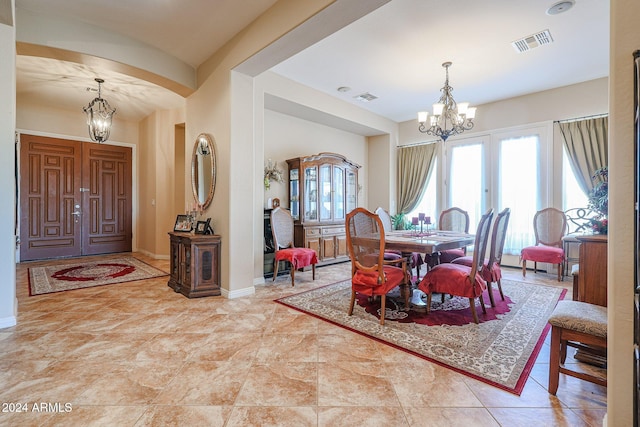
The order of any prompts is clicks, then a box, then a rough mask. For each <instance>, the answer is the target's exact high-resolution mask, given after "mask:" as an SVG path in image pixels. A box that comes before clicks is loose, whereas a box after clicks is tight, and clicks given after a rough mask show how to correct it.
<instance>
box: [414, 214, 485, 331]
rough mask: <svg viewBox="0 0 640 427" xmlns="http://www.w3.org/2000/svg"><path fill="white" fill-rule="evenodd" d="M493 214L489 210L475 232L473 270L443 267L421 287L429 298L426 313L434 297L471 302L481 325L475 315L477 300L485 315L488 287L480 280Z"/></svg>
mask: <svg viewBox="0 0 640 427" xmlns="http://www.w3.org/2000/svg"><path fill="white" fill-rule="evenodd" d="M492 217H493V210H492V209H489V211H487V213H485V214H484V215H482V218H480V223H479V224H478V230H477V232H476V239H475V244H474V247H473V259H472V260H473V262H472V265H471V267H469V266H466V265H462V264H453V263H444V264H438V265H436V266H434V267H433V268H432V269H431V270H430V271H429V272H428V273H427V274H426V275H425V276H424V279H422V281H421V282H420V284H419V285H418V289H420V290H421V291H422V292H424V293H425V294H427V313H429V311H430V310H431V296H432V295H433V293H434V292H435V293H441V294H450V295H457V296H461V297H467V298H469V305H470V309H471V314H472V316H473V321H474V322H475V323H478V313H477V311H476V301H475V299H476V298H479V299H480V306H481V307H482V312H483V313H486V309H485V306H484V299H483V298H482V293H483V292H484V291H485V290H486V289H487V284H486V282H485V281H484V279H483V278H482V276H481V273H480V272H481V270H482V265H483V263H484V256H485V253H486V251H487V241H488V240H489V227H490V226H491V218H492Z"/></svg>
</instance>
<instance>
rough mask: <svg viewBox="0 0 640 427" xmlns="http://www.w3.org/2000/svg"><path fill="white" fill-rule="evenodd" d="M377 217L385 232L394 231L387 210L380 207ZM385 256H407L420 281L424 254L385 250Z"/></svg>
mask: <svg viewBox="0 0 640 427" xmlns="http://www.w3.org/2000/svg"><path fill="white" fill-rule="evenodd" d="M375 213H376V215H378V216H379V217H380V221H382V226H383V228H384V232H385V233H388V232H389V231H392V230H393V225H392V223H391V216H390V215H389V212H387V211H386V210H385V209H383V208H381V207H378V208H377V209H376V212H375ZM385 254H398V255H401V256H406V257H408V258H409V260H410V267H411V269H414V268H415V269H416V277H417V280H420V266H422V264H424V261H423V259H422V254H420V253H418V252H408V253H402V252H401V251H397V250H393V249H386V250H385ZM385 258H386V259H393V255H391V256H389V255H385Z"/></svg>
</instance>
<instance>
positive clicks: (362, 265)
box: [346, 208, 411, 325]
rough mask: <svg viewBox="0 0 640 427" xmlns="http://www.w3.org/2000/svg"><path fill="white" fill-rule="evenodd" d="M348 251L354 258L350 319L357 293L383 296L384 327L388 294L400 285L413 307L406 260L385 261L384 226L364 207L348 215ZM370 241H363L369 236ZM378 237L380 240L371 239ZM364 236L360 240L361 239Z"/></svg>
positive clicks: (382, 313) (382, 322)
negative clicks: (410, 299) (410, 298)
mask: <svg viewBox="0 0 640 427" xmlns="http://www.w3.org/2000/svg"><path fill="white" fill-rule="evenodd" d="M346 229H347V248H348V250H349V257H350V258H351V303H350V305H349V316H351V315H353V308H354V306H355V301H356V294H362V295H367V296H369V297H373V296H380V306H381V307H380V324H381V325H384V314H385V308H386V295H387V293H389V291H391V290H392V289H394V288H395V287H397V286H400V288H401V292H402V294H403V296H404V300H405V307H409V289H408V285H409V284H410V283H411V282H410V277H409V274H408V272H407V261H406V260H405V259H404V258H400V259H397V260H385V259H384V253H385V239H384V226H383V225H382V221H380V217H378V215H376V214H374V213H373V212H369V211H368V210H366V209H363V208H356V209H354V210H352V211H351V212H349V213H348V214H347V219H346ZM367 236H368V238H364V239H363V238H362V237H367ZM371 236H375V237H378V238H373V239H372V238H371ZM359 237H360V238H359Z"/></svg>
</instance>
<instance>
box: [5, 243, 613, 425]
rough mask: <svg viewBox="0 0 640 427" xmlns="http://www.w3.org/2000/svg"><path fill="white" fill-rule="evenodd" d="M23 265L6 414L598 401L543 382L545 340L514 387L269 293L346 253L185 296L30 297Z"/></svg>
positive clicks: (570, 415)
mask: <svg viewBox="0 0 640 427" xmlns="http://www.w3.org/2000/svg"><path fill="white" fill-rule="evenodd" d="M135 255H136V256H137V257H139V258H140V259H142V260H144V261H146V262H148V263H150V264H152V265H154V266H156V267H158V268H161V269H163V270H165V271H168V261H163V260H154V259H151V258H148V257H145V256H144V255H141V254H135ZM67 261H68V260H67ZM67 261H64V260H62V261H55V262H57V263H64V262H67ZM38 264H42V263H38ZM30 265H34V264H33V263H22V264H19V265H18V266H17V294H18V300H19V312H18V325H17V326H15V327H12V328H7V329H2V330H0V384H1V385H2V386H1V387H0V402H2V404H3V407H2V408H0V409H5V410H8V409H9V408H10V407H9V406H8V405H9V404H11V403H13V404H16V403H19V404H25V403H26V404H28V407H27V412H21V413H20V412H13V413H9V412H4V411H1V412H0V425H1V426H13V425H15V426H21V427H22V426H50V425H60V426H89V425H91V426H102V425H103V426H168V425H174V426H387V425H394V426H438V427H441V426H466V425H474V426H478V427H480V426H541V425H544V426H572V427H573V426H601V425H602V418H603V417H604V415H605V413H606V389H605V388H604V387H600V386H596V385H593V384H590V383H586V382H583V381H579V380H576V379H574V378H571V377H566V376H564V375H561V379H560V388H559V390H558V394H557V397H556V396H551V395H549V394H548V393H547V390H546V385H547V378H548V363H549V346H548V339H547V343H545V346H544V348H543V350H542V352H541V354H540V355H539V357H538V360H537V362H536V364H535V367H534V368H533V371H532V373H531V376H530V378H529V380H528V381H527V384H526V386H525V388H524V391H523V393H522V395H521V396H519V397H518V396H515V395H513V394H510V393H507V392H504V391H502V390H499V389H496V388H493V387H490V386H488V385H485V384H483V383H482V382H479V381H476V380H473V379H471V378H468V377H466V376H464V375H461V374H458V373H455V372H453V371H450V370H448V369H446V368H443V367H441V366H438V365H435V364H433V363H430V362H428V361H426V360H423V359H421V358H418V357H416V356H412V355H410V354H407V353H405V352H403V351H400V350H397V349H394V348H391V347H389V346H386V345H384V344H381V343H378V342H375V341H373V340H369V339H367V338H365V337H362V336H360V335H358V334H355V333H352V332H349V331H346V330H344V329H341V328H339V327H336V326H333V325H331V324H328V323H326V322H323V321H321V320H318V319H315V318H312V317H310V316H307V315H304V314H302V313H299V312H296V311H294V310H291V309H288V308H286V307H284V306H281V305H279V304H276V303H274V302H273V300H274V299H275V298H278V297H280V296H284V295H289V294H291V293H294V292H300V291H303V290H306V289H311V288H314V287H317V286H321V285H324V284H328V283H333V282H336V281H338V280H342V279H344V278H346V277H348V271H349V264H341V265H337V266H329V267H323V268H319V269H318V271H317V277H316V280H315V281H312V280H311V272H304V273H299V274H297V275H296V287H295V288H293V289H292V288H291V286H290V282H289V278H288V276H281V277H279V278H278V279H277V280H276V281H275V282H271V281H268V282H267V283H266V285H264V286H259V287H258V288H257V291H256V294H255V295H254V296H251V297H247V298H240V299H234V300H228V299H225V298H222V297H209V298H200V299H188V298H185V297H184V296H182V295H180V294H176V293H174V292H173V290H171V289H170V288H169V287H168V286H167V278H166V277H164V278H156V279H149V280H144V281H137V282H130V283H123V284H117V285H110V286H102V287H95V288H90V289H83V290H75V291H68V292H62V293H57V294H49V295H42V296H35V297H29V296H28V289H27V286H28V285H27V268H28V267H29V266H30ZM506 276H507V277H512V278H514V279H521V278H522V275H521V272H520V271H519V270H517V269H513V270H507V271H506ZM527 280H529V281H537V282H541V283H545V284H550V285H553V286H565V287H567V288H568V287H569V286H570V282H569V281H568V280H567V281H565V282H562V283H558V282H557V281H556V280H555V277H554V275H552V274H549V275H547V274H546V273H537V274H533V272H530V273H528V274H527ZM568 297H570V294H569V295H568ZM568 360H572V359H571V358H569V359H568ZM40 402H44V403H50V404H53V405H51V406H53V409H55V404H56V403H57V404H59V405H58V406H59V407H60V408H62V410H59V411H58V412H37V411H34V410H33V405H34V404H40ZM65 404H69V405H70V409H71V410H70V411H66V412H65V411H64V408H65V406H64V405H65ZM14 408H15V406H14Z"/></svg>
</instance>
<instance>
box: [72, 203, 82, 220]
mask: <svg viewBox="0 0 640 427" xmlns="http://www.w3.org/2000/svg"><path fill="white" fill-rule="evenodd" d="M74 209H75V211H73V212H71V215H74V216H75V218H74V222H78V220H79V219H80V215H82V212H81V211H80V205H75V206H74Z"/></svg>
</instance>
